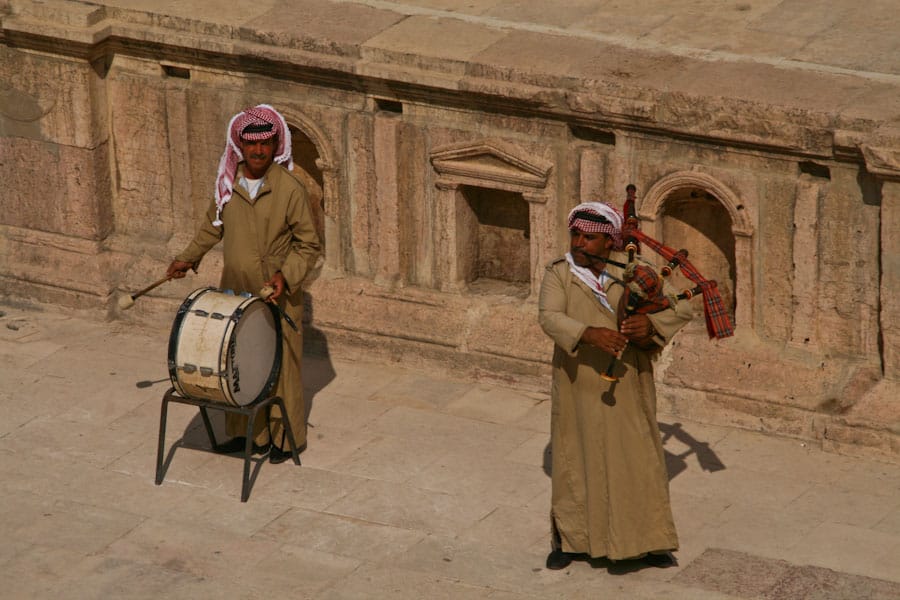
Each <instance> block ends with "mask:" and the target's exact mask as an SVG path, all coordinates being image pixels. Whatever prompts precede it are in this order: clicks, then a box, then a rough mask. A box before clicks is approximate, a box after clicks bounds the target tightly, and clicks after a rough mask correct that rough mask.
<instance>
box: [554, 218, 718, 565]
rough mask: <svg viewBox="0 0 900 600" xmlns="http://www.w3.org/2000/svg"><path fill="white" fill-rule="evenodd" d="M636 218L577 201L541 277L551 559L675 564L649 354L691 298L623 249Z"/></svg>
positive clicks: (632, 249) (687, 312) (683, 318)
mask: <svg viewBox="0 0 900 600" xmlns="http://www.w3.org/2000/svg"><path fill="white" fill-rule="evenodd" d="M632 206H633V205H632ZM636 222H637V220H636V219H634V220H633V223H632V225H631V226H630V227H627V228H626V227H625V223H624V219H623V216H622V214H621V213H620V212H619V211H618V210H617V209H615V208H614V207H612V206H610V205H608V204H605V203H600V202H588V203H584V204H580V205H578V206H576V207H575V208H574V209H573V210H572V211H571V213H570V214H569V218H568V228H569V232H570V236H571V238H570V239H571V244H570V252H569V253H568V254H566V255H565V257H563V258H560V259H558V260H556V261H554V262H553V263H551V264H550V265H549V266H548V267H547V270H546V273H545V274H544V279H543V282H542V285H541V293H540V302H539V323H540V325H541V328H542V329H543V330H544V332H545V333H546V334H547V335H548V336H550V338H552V339H553V341H554V342H555V347H554V352H553V382H552V393H551V395H552V409H551V452H552V500H551V504H552V507H551V531H552V552H551V553H550V554H549V556H548V557H547V568H550V569H561V568H564V567H566V566H568V565H569V564H570V563H571V561H572V560H573V559H575V558H578V557H579V556H581V557H591V558H600V557H606V558H608V559H610V560H625V559H643V560H644V561H645V562H646V563H648V564H650V565H653V566H658V567H667V566H672V565H674V564H676V561H675V558H674V556H673V555H672V554H671V553H672V552H674V551H675V550H677V549H678V537H677V535H676V533H675V524H674V521H673V518H672V510H671V507H670V504H669V480H668V475H667V472H666V465H665V459H664V455H663V448H662V442H661V439H660V432H659V427H658V425H657V422H656V389H655V385H654V382H653V368H652V364H651V358H652V356H653V354H654V353H655V352H657V351H659V350H660V349H661V348H662V347H663V346H664V345H665V344H666V343H668V341H669V340H671V339H672V336H673V335H675V333H676V332H677V331H678V330H679V329H681V328H682V327H683V326H684V325H685V324H686V323H687V322H688V321H689V320H690V319H691V314H692V308H691V306H690V303H689V302H688V297H687V294H685V293H683V294H680V295H679V294H676V293H675V292H674V290H672V289H670V286H669V285H668V283H667V282H665V281H663V280H662V279H661V278H660V276H659V275H658V274H657V273H656V271H655V270H654V269H653V268H652V267H651V266H650V265H649V263H646V262H644V261H642V260H640V258H639V257H637V255H636V254H637V253H636V249H637V245H636V244H634V246H629V247H628V251H627V252H626V251H623V250H624V249H625V247H626V245H625V240H624V239H623V232H624V233H625V234H627V235H628V238H629V240H628V241H629V242H630V243H634V240H633V238H634V235H633V234H634V231H633V229H634V227H635V226H636ZM623 230H624V231H623ZM643 239H650V238H647V237H646V236H643ZM651 241H653V240H651ZM660 246H661V245H660ZM667 250H668V249H667ZM673 254H675V253H673ZM675 258H676V257H675V256H673V257H672V259H673V260H671V261H670V265H669V268H671V265H672V263H675V262H676V261H674V259H675ZM685 262H686V261H685ZM676 264H677V263H676ZM712 288H713V292H714V291H715V289H714V284H712ZM725 318H726V320H727V317H725ZM729 325H730V324H729Z"/></svg>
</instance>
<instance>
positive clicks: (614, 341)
mask: <svg viewBox="0 0 900 600" xmlns="http://www.w3.org/2000/svg"><path fill="white" fill-rule="evenodd" d="M581 341H582V342H584V343H585V344H590V345H591V346H596V347H597V348H600V349H601V350H603V351H604V352H608V353H609V354H613V355H618V354H619V352H621V351H622V350H623V349H624V348H625V345H626V344H627V343H628V338H627V337H625V336H624V335H623V334H621V333H619V332H618V331H616V330H615V329H607V328H606V327H588V328H587V329H585V330H584V333H583V334H581Z"/></svg>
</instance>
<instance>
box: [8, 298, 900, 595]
mask: <svg viewBox="0 0 900 600" xmlns="http://www.w3.org/2000/svg"><path fill="white" fill-rule="evenodd" d="M3 308H4V310H6V312H7V315H8V317H7V318H10V317H11V318H12V319H15V320H16V322H22V323H28V324H29V327H30V328H31V330H32V332H31V334H29V335H24V336H21V337H16V336H10V337H7V338H3V339H0V344H2V346H0V351H2V353H3V354H4V355H5V356H9V357H15V356H18V349H19V348H22V349H23V352H24V353H25V355H28V356H32V357H35V358H37V360H30V359H29V360H24V361H17V362H16V363H15V364H16V368H15V370H10V369H6V370H0V377H2V378H3V384H4V385H3V388H2V390H0V414H2V415H3V416H4V419H3V420H2V423H3V425H2V426H0V479H2V480H3V481H4V486H3V489H2V490H0V535H2V536H3V538H4V544H3V545H2V546H0V586H2V589H3V590H4V594H5V595H9V597H14V598H17V599H18V598H45V597H56V598H63V599H66V598H77V599H81V598H94V597H104V596H108V597H115V598H160V597H164V598H192V599H194V598H220V597H240V598H245V597H246V598H249V597H259V596H260V595H261V594H262V593H265V594H268V595H273V594H278V595H291V597H298V598H333V599H344V598H372V597H377V598H402V599H406V598H410V599H412V598H422V597H428V598H487V599H494V600H497V599H500V600H506V599H512V598H517V599H520V598H524V599H530V598H566V599H572V598H576V599H577V598H585V599H587V598H596V597H613V598H618V597H622V598H625V597H627V598H655V597H660V596H665V597H669V598H685V599H692V600H693V599H700V600H703V599H716V600H720V599H745V598H746V599H757V600H758V599H760V598H783V597H791V598H803V599H805V598H810V599H812V598H817V599H826V600H831V599H837V598H848V597H853V596H852V593H853V592H854V591H856V590H861V591H862V592H864V595H863V596H859V597H872V598H893V597H897V596H896V593H897V589H898V586H900V564H898V561H897V560H896V557H897V556H900V493H898V492H900V465H895V464H892V463H884V462H878V461H875V460H873V459H871V458H861V457H852V456H841V455H836V454H830V453H828V452H825V451H823V450H820V449H816V448H810V447H807V446H804V445H803V444H802V443H801V442H799V441H797V440H791V439H786V438H778V437H773V436H767V435H763V434H761V433H758V432H752V431H745V430H738V429H733V428H727V427H718V426H710V425H703V424H700V423H695V422H692V421H690V420H687V419H681V418H679V419H677V420H676V419H675V418H674V417H672V416H670V415H665V414H661V415H659V419H660V429H661V432H662V436H663V443H664V448H665V451H666V458H667V464H668V467H669V475H670V481H671V497H672V507H673V512H674V514H675V519H676V525H677V527H678V533H679V539H680V543H681V549H680V551H679V552H678V558H679V561H680V564H679V566H678V567H676V568H673V569H665V570H659V569H647V568H641V565H640V564H639V563H633V562H627V561H626V562H619V563H609V562H607V561H602V560H598V561H576V562H575V563H573V564H572V565H571V566H570V567H569V568H567V569H565V570H564V571H560V572H551V571H548V570H546V569H545V568H544V559H545V557H546V553H547V552H548V550H549V523H548V512H549V506H550V463H549V460H548V454H547V450H548V447H547V444H548V442H549V417H550V415H549V401H548V396H547V395H546V394H545V393H540V392H534V391H527V390H516V389H511V388H508V387H503V386H492V385H486V384H484V383H483V382H475V381H474V380H473V381H469V380H465V379H461V378H459V377H451V376H449V375H446V374H443V373H440V372H437V371H423V370H417V369H407V368H404V366H403V365H402V364H397V363H392V364H379V363H371V362H366V361H364V360H361V359H360V360H355V361H352V362H350V361H341V360H336V359H332V358H329V357H323V356H319V355H309V356H308V357H307V360H306V362H305V364H304V373H305V375H306V385H307V393H308V397H309V398H311V399H312V408H311V415H310V421H311V426H310V430H309V431H310V435H309V440H310V443H309V448H308V449H307V450H306V451H305V452H304V453H303V455H302V461H303V465H302V466H296V465H293V464H292V463H290V462H287V463H283V464H280V465H271V464H269V463H268V462H265V461H264V460H261V459H257V461H256V462H255V463H254V466H253V480H252V488H251V494H250V499H249V501H248V502H246V503H242V502H241V501H240V486H241V471H242V466H243V463H242V460H241V459H240V458H239V457H236V456H221V455H217V454H214V453H212V452H211V451H210V450H209V441H208V439H207V438H206V433H205V430H204V429H203V426H202V423H201V421H200V419H199V413H198V412H197V411H196V410H195V409H194V408H193V407H188V406H181V405H178V406H174V405H173V406H172V410H171V411H170V414H169V423H168V428H167V432H166V440H165V443H166V452H165V459H166V462H165V479H164V481H163V483H162V484H161V485H155V482H154V479H155V474H156V451H157V436H158V431H159V418H160V413H159V408H160V402H161V398H162V394H163V393H164V392H165V390H166V389H168V386H169V384H168V382H167V381H166V380H165V374H166V370H165V364H164V362H165V358H164V356H163V353H162V351H163V349H164V348H165V344H166V340H167V338H168V331H162V330H159V331H157V330H143V329H129V328H121V327H119V326H117V325H116V324H112V323H106V322H96V321H79V320H78V319H76V318H69V317H67V318H65V319H63V318H59V317H58V316H55V315H53V314H48V313H39V312H28V311H24V310H21V309H12V308H6V307H3ZM54 328H56V329H58V330H60V331H63V330H64V331H65V332H66V335H67V338H66V339H65V340H59V341H54V340H53V339H52V337H46V338H44V337H41V336H44V335H47V336H50V335H51V334H50V333H49V332H52V330H53V329H54ZM107 338H110V339H114V340H115V344H116V348H118V349H121V352H118V351H111V349H110V347H109V345H108V344H105V343H103V340H104V339H107ZM29 352H32V354H28V353H29ZM111 373H114V375H112V374H111ZM142 382H148V383H142ZM139 384H140V385H139ZM16 386H19V387H23V388H27V389H25V390H24V391H23V390H16V389H10V387H12V388H15V387H16ZM76 387H82V388H84V389H89V390H90V391H91V393H90V394H82V395H81V396H79V397H77V398H74V399H73V397H72V395H73V388H76ZM547 387H548V389H549V381H548V382H547ZM417 390H419V391H421V393H420V394H417ZM26 392H27V393H26ZM26 400H27V401H26ZM220 413H221V411H212V421H213V428H214V429H215V431H216V433H217V435H219V434H220V433H222V432H223V418H222V415H221V414H220ZM10 594H11V595H10ZM892 594H894V595H893V596H892Z"/></svg>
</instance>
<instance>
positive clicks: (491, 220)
mask: <svg viewBox="0 0 900 600" xmlns="http://www.w3.org/2000/svg"><path fill="white" fill-rule="evenodd" d="M430 160H431V164H432V166H433V167H434V171H435V174H436V179H435V186H436V187H437V190H438V191H437V199H436V208H437V214H438V215H440V218H439V219H438V221H437V222H438V223H439V224H440V225H439V226H440V227H442V228H443V230H442V231H441V232H440V233H439V235H438V236H437V239H438V240H439V244H440V248H439V252H438V253H437V256H438V257H440V258H439V259H438V260H440V261H441V262H440V263H439V264H437V265H436V272H437V274H438V282H439V287H440V288H441V289H444V290H447V291H475V290H479V289H483V290H485V291H498V292H499V293H504V294H511V295H516V296H528V295H530V294H533V293H535V291H536V289H537V287H536V286H537V285H539V283H540V282H539V281H537V280H536V278H535V276H534V273H535V265H540V264H543V263H544V262H546V261H547V260H549V258H550V257H549V255H548V254H547V252H546V251H545V250H544V248H545V246H547V243H546V240H543V239H542V238H544V237H546V236H545V235H544V234H543V231H544V229H545V227H544V226H543V223H546V222H548V221H549V219H548V218H547V207H546V204H547V199H548V194H547V185H548V181H549V177H550V173H551V172H552V170H553V164H552V163H551V162H549V161H547V160H544V159H542V158H540V157H537V156H535V155H534V153H533V152H529V151H527V150H525V149H523V148H520V147H518V146H516V145H513V144H509V143H505V142H502V141H500V140H495V139H489V140H480V141H477V142H465V143H461V144H452V145H448V146H441V147H438V148H435V149H434V150H433V151H432V152H431V155H430ZM515 252H520V253H524V254H525V257H527V258H526V259H525V260H526V261H527V263H525V264H523V261H522V260H521V259H522V258H523V257H521V256H517V257H515V258H516V260H512V258H513V257H512V255H511V253H515ZM479 280H480V281H479ZM494 284H497V285H494Z"/></svg>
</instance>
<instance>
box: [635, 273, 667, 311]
mask: <svg viewBox="0 0 900 600" xmlns="http://www.w3.org/2000/svg"><path fill="white" fill-rule="evenodd" d="M628 287H629V288H630V289H631V290H632V292H633V293H634V294H636V295H638V296H639V297H640V298H641V302H640V304H638V306H637V308H635V310H634V312H636V313H638V314H641V315H644V314H647V313H655V312H659V311H661V310H665V309H667V308H669V299H668V298H666V297H665V296H664V295H663V285H662V279H660V277H659V274H658V273H657V272H656V271H654V270H653V269H651V268H650V267H648V266H646V265H637V266H636V267H635V268H634V271H633V275H632V278H631V281H629V282H628Z"/></svg>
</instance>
